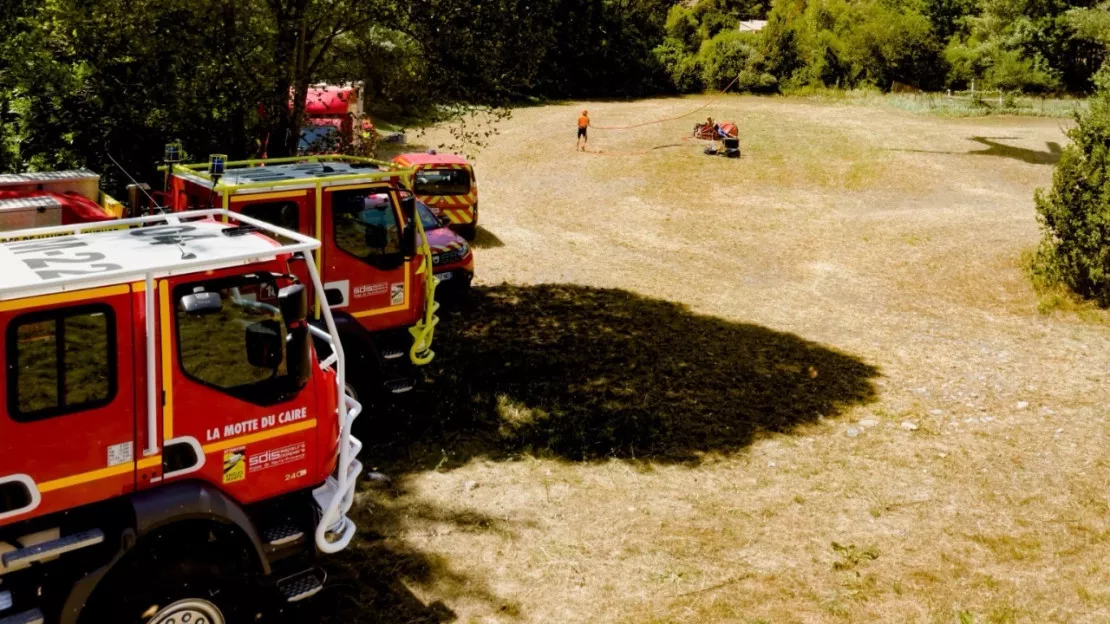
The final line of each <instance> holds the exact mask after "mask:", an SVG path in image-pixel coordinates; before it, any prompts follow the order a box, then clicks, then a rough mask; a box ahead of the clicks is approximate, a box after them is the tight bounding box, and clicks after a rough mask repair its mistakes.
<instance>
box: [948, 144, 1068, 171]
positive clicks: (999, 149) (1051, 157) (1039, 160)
mask: <svg viewBox="0 0 1110 624" xmlns="http://www.w3.org/2000/svg"><path fill="white" fill-rule="evenodd" d="M969 140H971V141H975V142H976V143H981V144H983V145H986V146H987V149H983V150H975V151H972V152H968V153H969V154H971V155H972V156H997V157H1000V158H1011V159H1013V160H1020V161H1021V162H1024V163H1029V164H1031V165H1055V164H1056V163H1058V162H1060V155H1061V154H1063V151H1064V150H1063V149H1061V148H1060V144H1059V143H1056V142H1054V141H1049V142H1048V143H1045V147H1047V148H1048V151H1044V152H1041V151H1038V150H1031V149H1026V148H1024V147H1014V146H1013V145H1006V144H1005V143H999V142H998V141H994V140H992V138H991V137H971V138H970V139H969Z"/></svg>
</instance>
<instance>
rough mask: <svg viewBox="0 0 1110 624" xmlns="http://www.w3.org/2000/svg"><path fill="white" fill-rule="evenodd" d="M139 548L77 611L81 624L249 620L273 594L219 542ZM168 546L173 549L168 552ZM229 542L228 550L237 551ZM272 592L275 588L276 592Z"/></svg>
mask: <svg viewBox="0 0 1110 624" xmlns="http://www.w3.org/2000/svg"><path fill="white" fill-rule="evenodd" d="M193 544H194V547H193V548H192V549H185V548H183V545H178V548H171V549H167V552H159V553H144V554H142V555H140V556H138V557H134V558H132V560H131V561H129V562H121V565H123V567H122V568H120V569H118V570H113V571H112V574H111V575H110V578H108V579H105V581H106V583H105V584H103V585H102V586H101V587H100V588H98V590H97V593H96V594H95V595H94V596H93V599H92V601H90V603H89V605H88V607H86V608H85V609H84V610H83V611H82V613H81V624H86V623H89V624H93V623H100V622H111V623H112V624H182V623H184V622H189V623H190V624H199V623H201V622H203V623H204V624H252V623H254V622H256V621H261V622H267V621H269V618H266V617H263V616H264V615H265V613H264V611H265V610H266V608H267V605H272V604H274V601H273V600H269V599H270V598H273V597H274V596H272V595H271V591H270V590H269V588H267V587H266V586H265V585H264V584H263V583H262V582H261V576H260V575H259V574H257V573H252V572H250V571H249V570H250V567H249V565H248V564H247V562H246V561H245V560H244V558H242V557H238V556H236V554H235V553H234V552H221V547H222V546H225V544H226V543H223V542H212V543H208V544H200V545H198V544H196V543H195V542H194V543H193ZM171 550H172V552H170V551H171ZM236 550H238V549H237V548H229V549H228V551H236ZM275 593H276V592H275Z"/></svg>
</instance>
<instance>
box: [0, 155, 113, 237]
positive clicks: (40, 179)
mask: <svg viewBox="0 0 1110 624" xmlns="http://www.w3.org/2000/svg"><path fill="white" fill-rule="evenodd" d="M125 212H126V209H125V207H124V206H123V204H121V203H119V202H118V201H116V200H115V199H113V198H112V197H111V196H109V195H107V194H105V193H103V192H101V191H100V176H99V175H97V174H95V173H93V172H92V171H88V170H86V169H78V170H73V171H49V172H40V173H14V174H7V175H0V230H14V229H20V228H30V227H44V226H50V225H69V224H72V223H88V222H92V221H106V220H109V219H118V218H120V217H122V216H124V213H125Z"/></svg>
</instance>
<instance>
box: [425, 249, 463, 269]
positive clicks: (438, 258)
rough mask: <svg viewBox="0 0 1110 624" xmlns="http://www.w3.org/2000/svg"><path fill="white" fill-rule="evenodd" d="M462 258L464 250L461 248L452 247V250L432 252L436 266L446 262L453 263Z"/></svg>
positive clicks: (433, 262)
mask: <svg viewBox="0 0 1110 624" xmlns="http://www.w3.org/2000/svg"><path fill="white" fill-rule="evenodd" d="M461 258H462V250H460V249H452V250H450V251H441V252H437V253H434V254H432V264H433V265H435V266H440V265H444V264H451V263H452V262H458V261H459V260H460V259H461Z"/></svg>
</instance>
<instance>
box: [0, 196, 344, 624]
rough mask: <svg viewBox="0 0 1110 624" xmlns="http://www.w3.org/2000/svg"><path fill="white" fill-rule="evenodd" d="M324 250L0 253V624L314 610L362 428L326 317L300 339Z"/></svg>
mask: <svg viewBox="0 0 1110 624" xmlns="http://www.w3.org/2000/svg"><path fill="white" fill-rule="evenodd" d="M317 249H319V243H318V242H317V241H315V240H313V239H312V238H310V237H308V236H305V235H303V234H300V233H297V232H294V231H290V230H285V229H281V228H278V227H275V226H273V225H270V224H268V223H266V222H263V221H259V220H256V219H251V218H249V217H246V216H243V215H238V214H234V213H231V212H229V211H223V210H202V211H198V212H195V213H190V214H170V215H164V216H147V217H139V218H130V219H122V220H115V221H109V222H96V223H87V224H77V225H62V226H54V227H45V228H32V229H22V230H11V231H7V232H0V271H2V272H3V275H4V280H3V282H2V284H0V336H2V337H3V340H4V341H5V348H4V349H3V350H0V359H2V360H3V363H4V366H3V370H4V371H5V376H4V379H3V382H2V383H0V388H2V393H3V399H2V400H0V409H3V411H4V414H3V416H2V417H0V440H3V453H0V623H2V624H17V623H18V624H29V623H44V624H45V623H53V622H60V623H62V624H99V623H102V622H112V623H113V624H133V623H134V624H171V623H175V624H179V623H184V622H191V623H193V624H199V623H201V622H204V623H206V624H226V623H228V622H230V623H232V624H234V623H236V622H254V621H256V620H259V619H260V618H261V621H267V618H266V617H265V616H266V615H269V614H271V613H278V612H280V611H281V610H282V609H284V608H287V607H288V603H289V602H296V601H299V600H303V599H305V598H308V597H310V596H311V595H312V594H314V593H316V592H318V591H319V590H320V589H321V587H322V586H323V581H324V578H323V572H322V571H321V570H320V569H318V568H317V567H315V564H314V561H315V560H316V559H317V557H318V555H320V553H334V552H337V551H339V550H341V549H343V548H344V547H346V546H347V544H348V543H349V542H350V540H351V539H352V537H353V536H354V534H355V526H354V524H353V523H352V521H351V520H350V519H349V518H348V516H347V513H348V510H349V509H350V507H351V504H352V500H353V496H354V487H355V482H356V479H357V477H358V475H359V473H360V471H361V466H360V464H359V463H358V460H357V459H356V456H357V454H358V451H359V448H360V443H359V442H358V440H356V439H355V438H353V437H351V435H350V430H351V423H352V420H353V419H354V418H355V417H356V416H357V415H358V413H359V411H360V410H361V407H360V406H359V404H358V403H357V401H354V400H353V399H351V398H350V397H348V396H346V395H345V393H344V391H343V389H344V363H345V359H344V353H343V349H342V343H341V341H340V338H339V330H338V327H337V324H336V322H335V320H334V317H333V315H332V314H331V309H330V307H329V306H328V304H327V302H326V301H321V302H320V303H319V306H320V313H321V316H322V319H323V321H324V322H323V326H324V328H323V329H320V328H316V327H313V326H310V325H309V324H308V322H307V320H308V316H309V310H308V299H307V290H306V286H307V285H308V284H312V285H314V286H315V287H316V288H317V289H320V288H322V283H321V281H320V276H319V274H318V272H317V271H316V269H315V266H314V264H313V263H312V262H311V261H310V260H309V256H311V254H312V253H313V252H315V251H316V250H317ZM302 270H303V271H304V272H305V273H306V274H307V276H308V282H307V283H306V282H305V281H303V280H302V279H301V278H299V277H297V275H296V273H297V272H299V271H302ZM314 345H325V346H326V348H327V351H326V352H325V351H323V350H321V351H320V352H319V353H317V351H316V348H315V347H314Z"/></svg>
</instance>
